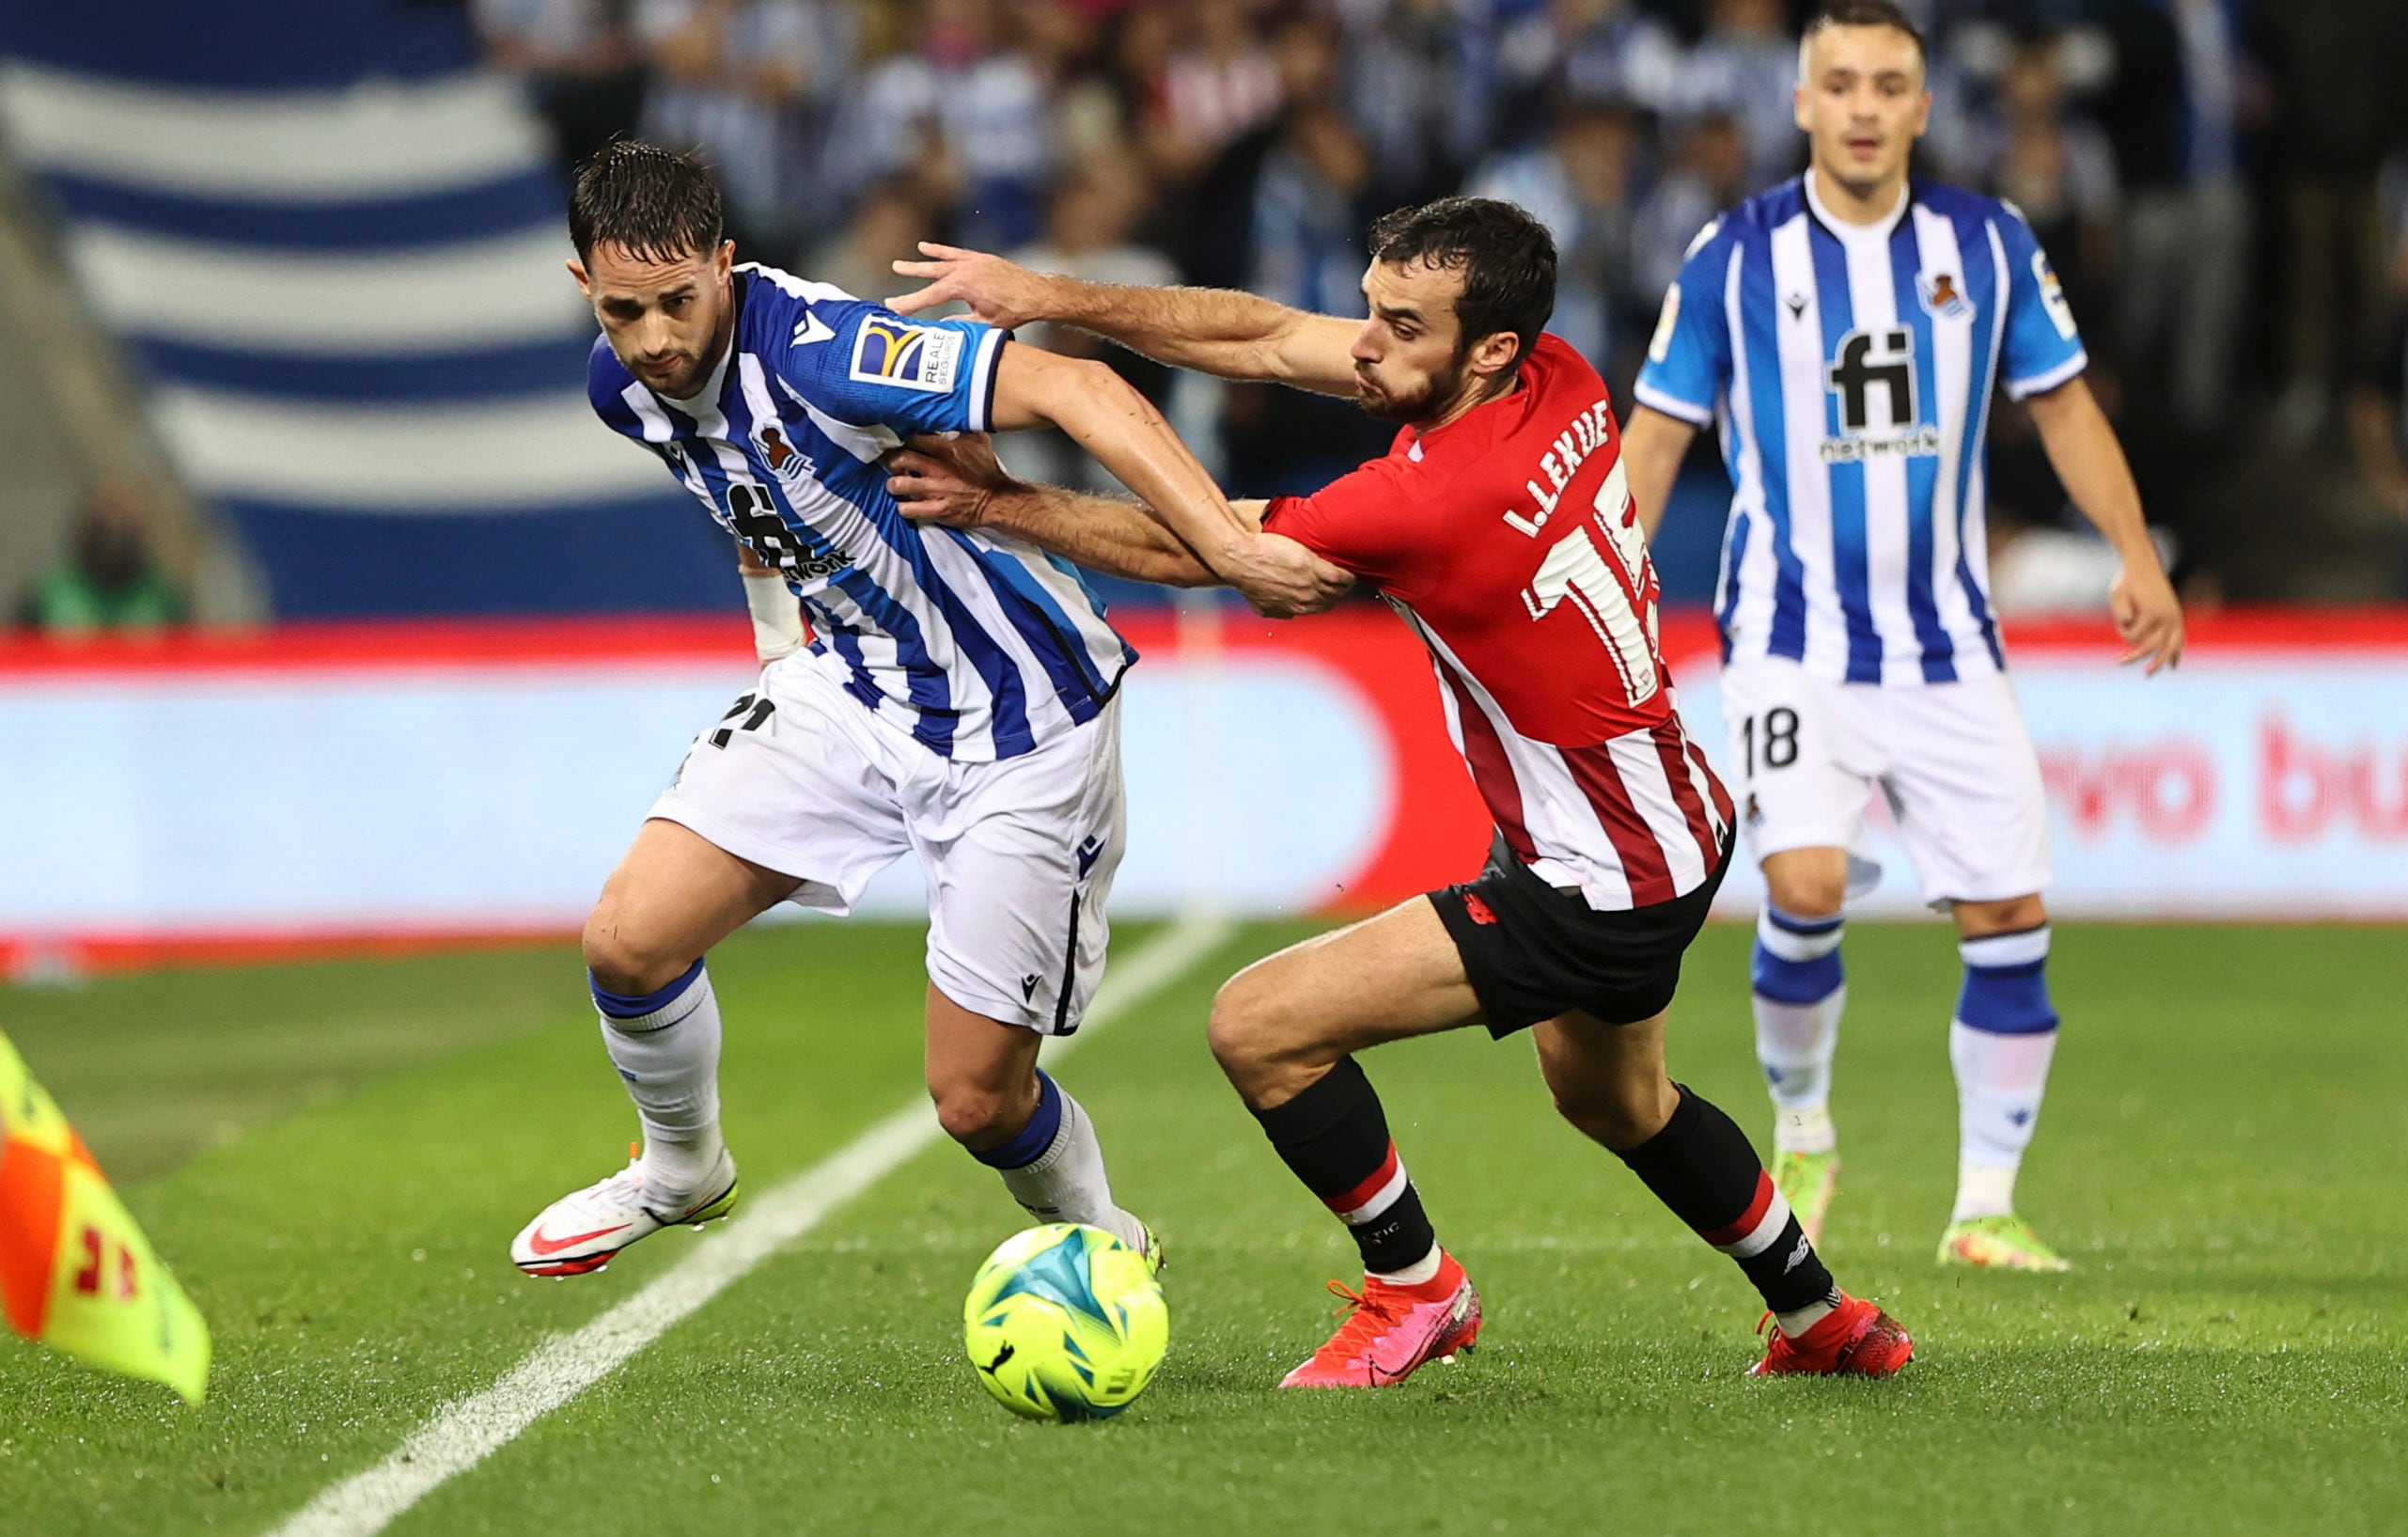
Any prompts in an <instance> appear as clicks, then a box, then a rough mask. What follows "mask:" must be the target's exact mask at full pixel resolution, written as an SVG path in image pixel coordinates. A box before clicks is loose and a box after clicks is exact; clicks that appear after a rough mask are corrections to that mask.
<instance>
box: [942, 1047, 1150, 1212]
mask: <svg viewBox="0 0 2408 1537" xmlns="http://www.w3.org/2000/svg"><path fill="white" fill-rule="evenodd" d="M1037 1080H1038V1102H1037V1114H1036V1115H1035V1116H1033V1117H1031V1118H1030V1121H1029V1124H1028V1126H1027V1127H1026V1128H1025V1129H1024V1130H1023V1132H1022V1133H1021V1136H1020V1137H1018V1138H1015V1139H1014V1141H1013V1142H1012V1143H1010V1144H1007V1145H1006V1146H1005V1147H1002V1148H996V1149H993V1150H990V1151H989V1152H987V1153H979V1154H977V1157H978V1160H979V1161H980V1162H981V1163H986V1164H990V1165H993V1167H994V1170H995V1172H996V1173H998V1174H1000V1175H1002V1176H1003V1183H1004V1188H1005V1189H1007V1190H1009V1191H1010V1192H1011V1199H1012V1200H1016V1201H1018V1202H1020V1204H1021V1206H1022V1208H1023V1209H1024V1210H1025V1211H1026V1212H1027V1213H1028V1215H1031V1216H1033V1217H1037V1218H1039V1219H1040V1220H1041V1221H1046V1222H1085V1223H1087V1224H1088V1225H1089V1226H1091V1227H1098V1228H1102V1230H1103V1231H1106V1232H1109V1233H1111V1234H1113V1235H1114V1236H1115V1237H1117V1238H1118V1239H1119V1240H1120V1241H1121V1242H1122V1243H1124V1244H1127V1245H1128V1246H1129V1247H1132V1248H1135V1247H1139V1246H1140V1245H1141V1244H1143V1243H1144V1241H1145V1225H1144V1224H1143V1223H1140V1222H1139V1221H1138V1220H1137V1219H1136V1218H1135V1217H1134V1216H1131V1215H1129V1214H1128V1213H1126V1212H1124V1211H1122V1210H1121V1209H1120V1208H1119V1207H1118V1206H1117V1205H1115V1204H1113V1200H1112V1181H1111V1179H1110V1178H1109V1177H1108V1176H1106V1175H1105V1173H1104V1171H1103V1144H1102V1142H1100V1141H1098V1140H1097V1139H1096V1135H1095V1122H1094V1121H1091V1120H1089V1119H1088V1117H1087V1110H1086V1108H1085V1107H1084V1106H1081V1105H1080V1104H1079V1102H1078V1101H1077V1100H1074V1099H1072V1098H1071V1092H1070V1090H1067V1089H1064V1088H1062V1087H1061V1086H1060V1085H1059V1084H1057V1083H1055V1081H1054V1080H1053V1078H1052V1077H1051V1076H1049V1075H1048V1074H1044V1073H1041V1072H1040V1074H1038V1075H1037ZM1048 1120H1051V1121H1053V1135H1052V1136H1051V1137H1048V1138H1046V1140H1045V1142H1044V1145H1043V1147H1042V1148H1041V1149H1038V1148H1037V1147H1036V1139H1037V1138H1038V1137H1040V1136H1042V1135H1043V1133H1044V1129H1045V1122H1046V1121H1048ZM1023 1154H1029V1155H1028V1156H1027V1158H1026V1161H1025V1162H1022V1163H1017V1164H1015V1165H1012V1166H1011V1167H1006V1165H1005V1163H1004V1162H1003V1160H1005V1159H1009V1158H1014V1157H1018V1156H1021V1155H1023Z"/></svg>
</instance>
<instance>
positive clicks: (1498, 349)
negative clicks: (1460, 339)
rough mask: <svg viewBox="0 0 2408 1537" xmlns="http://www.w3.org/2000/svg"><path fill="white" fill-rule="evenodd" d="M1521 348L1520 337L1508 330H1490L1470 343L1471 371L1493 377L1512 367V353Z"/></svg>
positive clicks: (1484, 376) (1485, 376)
mask: <svg viewBox="0 0 2408 1537" xmlns="http://www.w3.org/2000/svg"><path fill="white" fill-rule="evenodd" d="M1521 350H1522V338H1521V337H1517V336H1515V335H1514V334H1513V333H1512V332H1510V331H1492V332H1490V333H1489V334H1488V335H1487V336H1484V337H1481V338H1480V339H1479V340H1478V341H1477V342H1475V343H1473V345H1472V371H1473V372H1474V373H1477V374H1479V375H1480V376H1482V377H1483V378H1493V377H1494V376H1495V375H1497V374H1501V373H1503V372H1505V371H1506V370H1507V369H1510V368H1511V367H1513V354H1514V353H1518V352H1520V351H1521Z"/></svg>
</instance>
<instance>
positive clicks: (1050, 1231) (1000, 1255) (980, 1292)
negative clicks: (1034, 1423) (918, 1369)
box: [962, 1222, 1170, 1419]
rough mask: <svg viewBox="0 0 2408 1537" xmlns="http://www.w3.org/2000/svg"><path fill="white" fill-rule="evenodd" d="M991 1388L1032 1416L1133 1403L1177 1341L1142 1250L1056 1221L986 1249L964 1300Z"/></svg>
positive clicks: (1101, 1410)
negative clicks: (984, 1259)
mask: <svg viewBox="0 0 2408 1537" xmlns="http://www.w3.org/2000/svg"><path fill="white" fill-rule="evenodd" d="M962 1343H963V1345H964V1346H965V1347H967V1349H968V1351H969V1353H970V1364H971V1365H972V1366H973V1367H975V1368H977V1374H978V1380H979V1381H980V1382H982V1383H985V1384H986V1385H987V1391H988V1392H990V1393H993V1395H994V1396H995V1402H997V1403H998V1404H1002V1405H1003V1406H1004V1407H1005V1408H1007V1409H1009V1410H1010V1411H1011V1412H1012V1413H1014V1414H1017V1415H1024V1416H1025V1417H1027V1418H1028V1419H1109V1418H1111V1417H1112V1416H1114V1415H1116V1414H1118V1413H1119V1412H1120V1411H1121V1410H1123V1409H1125V1408H1127V1407H1128V1406H1129V1405H1130V1404H1132V1403H1134V1402H1135V1400H1136V1397H1137V1395H1138V1394H1139V1393H1142V1392H1144V1391H1145V1390H1146V1384H1148V1383H1149V1382H1151V1381H1152V1380H1153V1377H1154V1369H1155V1368H1157V1367H1159V1366H1161V1365H1162V1363H1163V1353H1164V1352H1165V1350H1167V1349H1168V1348H1169V1347H1170V1309H1169V1306H1168V1305H1167V1304H1166V1303H1165V1302H1164V1301H1163V1289H1162V1284H1161V1283H1160V1282H1159V1281H1157V1280H1155V1279H1154V1274H1153V1270H1152V1267H1150V1266H1149V1265H1148V1264H1147V1263H1146V1258H1145V1256H1144V1255H1142V1254H1139V1253H1138V1252H1137V1251H1136V1250H1135V1249H1134V1248H1131V1247H1129V1246H1128V1245H1126V1244H1124V1243H1122V1242H1121V1241H1120V1240H1119V1239H1118V1238H1115V1237H1114V1236H1113V1235H1112V1234H1110V1233H1108V1232H1106V1231H1103V1230H1102V1228H1089V1227H1084V1226H1081V1225H1080V1224H1077V1223H1073V1222H1055V1223H1052V1224H1050V1225H1048V1226H1046V1227H1042V1228H1031V1229H1029V1230H1028V1231H1026V1232H1024V1233H1020V1234H1018V1235H1017V1236H1015V1237H1012V1238H1010V1239H1008V1240H1006V1241H1005V1243H1004V1245H1003V1247H1000V1248H998V1249H996V1250H995V1251H994V1252H993V1254H990V1255H988V1256H987V1263H985V1264H982V1265H980V1266H979V1267H978V1275H977V1279H976V1280H973V1281H972V1282H971V1283H970V1295H969V1298H968V1300H966V1301H965V1302H963V1303H962Z"/></svg>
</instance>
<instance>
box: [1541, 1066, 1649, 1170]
mask: <svg viewBox="0 0 2408 1537" xmlns="http://www.w3.org/2000/svg"><path fill="white" fill-rule="evenodd" d="M1547 1087H1548V1090H1549V1091H1550V1092H1551V1093H1552V1094H1553V1095H1554V1097H1555V1102H1556V1114H1557V1115H1559V1116H1561V1117H1563V1118H1564V1120H1565V1121H1566V1122H1567V1123H1569V1124H1570V1125H1571V1129H1572V1130H1574V1131H1576V1132H1578V1133H1580V1135H1581V1136H1583V1137H1587V1138H1588V1139H1589V1140H1590V1141H1592V1142H1595V1143H1597V1144H1598V1145H1599V1146H1600V1147H1604V1148H1610V1149H1612V1150H1614V1151H1615V1152H1618V1153H1627V1152H1629V1151H1630V1150H1631V1149H1633V1148H1634V1147H1637V1146H1638V1145H1639V1144H1640V1143H1642V1142H1644V1141H1646V1140H1647V1139H1648V1138H1649V1137H1653V1136H1654V1135H1655V1134H1656V1133H1657V1132H1659V1131H1662V1130H1663V1129H1664V1123H1665V1120H1666V1119H1667V1116H1668V1111H1667V1108H1666V1104H1665V1102H1666V1100H1667V1098H1669V1097H1671V1096H1672V1094H1673V1092H1674V1091H1673V1090H1672V1089H1671V1086H1670V1085H1668V1084H1665V1083H1664V1082H1663V1081H1662V1080H1661V1079H1658V1078H1648V1079H1644V1080H1640V1081H1635V1082H1627V1083H1626V1082H1620V1081H1607V1082H1599V1081H1597V1080H1595V1079H1583V1080H1582V1081H1581V1082H1580V1083H1579V1084H1578V1085H1577V1086H1576V1087H1575V1086H1574V1085H1572V1084H1569V1083H1550V1084H1549V1085H1548V1086H1547Z"/></svg>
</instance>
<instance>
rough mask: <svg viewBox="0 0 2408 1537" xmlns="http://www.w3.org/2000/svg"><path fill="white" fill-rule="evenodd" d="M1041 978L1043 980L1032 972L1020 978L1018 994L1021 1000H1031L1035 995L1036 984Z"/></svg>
mask: <svg viewBox="0 0 2408 1537" xmlns="http://www.w3.org/2000/svg"><path fill="white" fill-rule="evenodd" d="M1042 980H1044V979H1043V978H1041V977H1040V976H1038V975H1036V974H1035V973H1034V972H1032V973H1030V974H1029V975H1028V976H1025V977H1023V978H1022V979H1020V996H1021V999H1022V1001H1024V1002H1028V1001H1033V1000H1034V999H1035V998H1036V996H1037V984H1038V983H1039V982H1040V981H1042Z"/></svg>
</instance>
